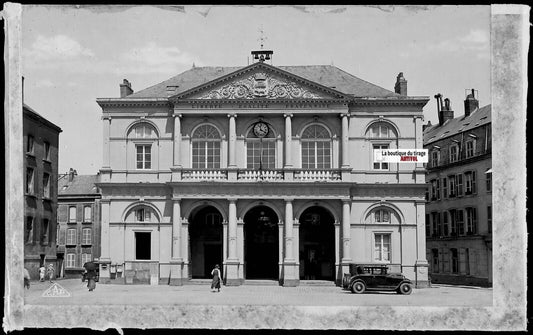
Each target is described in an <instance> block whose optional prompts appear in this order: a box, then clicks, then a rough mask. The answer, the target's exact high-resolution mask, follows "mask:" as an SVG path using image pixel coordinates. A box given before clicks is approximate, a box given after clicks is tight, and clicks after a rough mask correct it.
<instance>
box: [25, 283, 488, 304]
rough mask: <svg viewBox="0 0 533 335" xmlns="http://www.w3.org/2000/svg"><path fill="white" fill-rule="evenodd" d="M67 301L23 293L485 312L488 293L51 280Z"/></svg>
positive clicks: (119, 300)
mask: <svg viewBox="0 0 533 335" xmlns="http://www.w3.org/2000/svg"><path fill="white" fill-rule="evenodd" d="M56 283H58V284H59V285H60V286H61V287H63V288H64V289H65V290H66V291H68V292H69V293H70V297H43V296H42V294H43V293H44V292H45V291H46V290H47V289H48V288H49V287H50V286H51V285H52V284H50V283H49V282H43V283H41V282H32V283H31V288H30V289H29V290H25V297H24V300H25V304H27V305H71V304H72V305H125V304H128V305H137V304H139V305H291V306H491V305H492V289H490V288H481V287H469V288H465V287H453V286H444V285H443V286H440V285H434V286H433V287H431V288H424V289H414V290H413V293H412V294H411V295H408V296H405V295H400V294H397V293H395V292H372V293H365V294H361V295H357V294H352V293H350V292H349V291H344V290H342V289H341V288H340V287H336V286H298V287H282V286H271V285H259V286H254V285H243V286H230V287H226V286H222V288H221V292H220V293H218V292H211V290H210V286H209V285H205V284H200V285H198V284H192V285H184V286H167V285H158V286H150V285H117V284H105V285H104V284H99V283H97V286H96V290H95V291H93V292H89V291H88V290H87V287H86V285H87V283H86V282H85V283H82V282H81V280H80V279H65V280H57V281H56Z"/></svg>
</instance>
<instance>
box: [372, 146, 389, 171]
mask: <svg viewBox="0 0 533 335" xmlns="http://www.w3.org/2000/svg"><path fill="white" fill-rule="evenodd" d="M373 148H374V150H383V149H388V148H389V145H388V144H385V145H378V144H374V146H373ZM372 157H373V155H372ZM388 169H389V163H379V162H375V163H374V170H388Z"/></svg>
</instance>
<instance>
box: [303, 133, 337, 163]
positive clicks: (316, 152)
mask: <svg viewBox="0 0 533 335" xmlns="http://www.w3.org/2000/svg"><path fill="white" fill-rule="evenodd" d="M302 168H304V169H329V168H331V136H330V134H329V132H328V130H327V129H326V128H325V127H324V126H321V125H318V124H313V125H311V126H309V127H307V128H306V129H305V130H304V132H303V133H302Z"/></svg>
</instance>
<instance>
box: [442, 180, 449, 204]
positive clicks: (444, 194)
mask: <svg viewBox="0 0 533 335" xmlns="http://www.w3.org/2000/svg"><path fill="white" fill-rule="evenodd" d="M441 183H442V198H443V199H446V198H447V197H448V179H447V178H446V177H444V178H442V180H441Z"/></svg>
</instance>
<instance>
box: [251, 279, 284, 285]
mask: <svg viewBox="0 0 533 335" xmlns="http://www.w3.org/2000/svg"><path fill="white" fill-rule="evenodd" d="M244 285H257V286H265V285H267V286H279V282H278V281H277V280H268V279H246V280H244Z"/></svg>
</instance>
